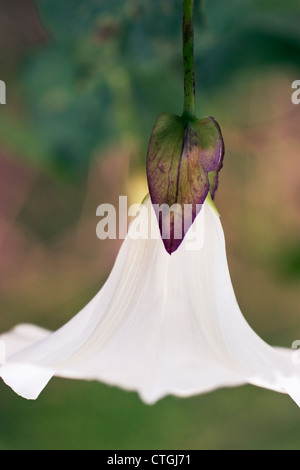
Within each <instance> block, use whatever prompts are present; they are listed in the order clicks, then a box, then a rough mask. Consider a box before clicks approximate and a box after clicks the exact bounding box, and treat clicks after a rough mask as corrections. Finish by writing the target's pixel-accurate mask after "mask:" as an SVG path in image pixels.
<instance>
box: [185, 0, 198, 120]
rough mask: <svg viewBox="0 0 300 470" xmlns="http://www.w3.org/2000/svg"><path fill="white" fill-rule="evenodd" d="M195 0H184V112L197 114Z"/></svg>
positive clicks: (191, 114)
mask: <svg viewBox="0 0 300 470" xmlns="http://www.w3.org/2000/svg"><path fill="white" fill-rule="evenodd" d="M193 12H194V0H183V19H182V42H183V49H182V52H183V71H184V106H183V114H184V115H187V116H194V114H195V66H194V20H193Z"/></svg>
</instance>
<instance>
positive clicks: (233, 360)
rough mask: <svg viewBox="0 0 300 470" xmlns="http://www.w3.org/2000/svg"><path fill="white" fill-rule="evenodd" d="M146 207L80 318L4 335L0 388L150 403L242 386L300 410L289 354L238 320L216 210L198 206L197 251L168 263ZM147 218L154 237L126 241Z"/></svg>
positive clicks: (299, 377) (299, 378)
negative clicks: (59, 383)
mask: <svg viewBox="0 0 300 470" xmlns="http://www.w3.org/2000/svg"><path fill="white" fill-rule="evenodd" d="M146 207H147V208H146V209H145V210H142V211H141V213H140V215H139V216H138V217H137V218H136V219H135V220H134V221H133V223H132V225H131V227H130V229H129V234H128V236H127V238H126V240H125V241H124V243H123V245H122V247H121V250H120V252H119V255H118V257H117V260H116V263H115V266H114V268H113V270H112V272H111V274H110V276H109V278H108V280H107V282H106V283H105V285H104V286H103V288H102V289H101V290H100V292H99V293H98V294H97V295H96V296H95V297H94V298H93V299H92V301H91V302H90V303H89V304H88V305H87V306H86V307H85V308H84V309H83V310H82V311H81V312H79V313H78V314H77V315H76V316H75V317H74V318H73V319H72V320H70V321H69V322H68V323H67V324H66V325H64V326H63V327H62V328H60V329H59V330H57V331H56V332H54V333H50V332H48V331H46V330H43V329H38V328H37V327H34V326H30V325H23V326H20V327H18V328H16V329H14V330H12V331H11V332H9V333H7V334H5V335H2V337H1V340H2V341H4V342H5V343H6V345H7V361H6V364H5V365H4V366H2V367H1V368H0V376H1V377H2V378H3V380H4V381H5V382H6V383H7V384H8V385H10V386H11V387H12V388H13V389H14V390H15V391H16V392H17V393H18V394H20V395H22V396H24V397H25V398H36V397H37V396H38V394H39V393H40V392H41V390H42V389H43V388H44V386H45V385H46V383H47V382H48V380H49V379H50V378H51V376H53V375H57V376H61V377H68V378H79V379H87V380H94V379H95V380H100V381H103V382H105V383H108V384H111V385H117V386H120V387H122V388H124V389H128V390H136V391H138V393H139V394H140V396H141V397H142V399H143V400H144V401H145V402H147V403H153V402H155V401H157V400H158V399H160V398H161V397H163V396H165V395H168V394H175V395H178V396H188V395H193V394H197V393H203V392H207V391H209V390H213V389H216V388H218V387H224V386H235V385H241V384H244V383H247V382H248V383H251V384H254V385H258V386H261V387H265V388H269V389H272V390H276V391H278V392H284V393H288V394H290V395H291V397H292V398H293V399H294V400H295V401H296V402H297V403H298V405H299V406H300V392H299V390H300V374H299V369H298V368H299V366H298V368H297V366H296V365H295V364H294V363H293V361H292V360H291V351H289V350H284V349H283V350H282V349H276V348H272V347H271V346H269V345H267V344H266V343H265V342H264V341H262V340H261V339H260V338H259V337H258V336H257V335H256V334H255V333H254V331H253V330H252V329H251V328H250V326H249V325H248V324H247V322H246V321H245V319H244V317H243V315H242V314H241V312H240V309H239V307H238V304H237V301H236V298H235V295H234V291H233V288H232V285H231V281H230V275H229V271H228V266H227V260H226V251H225V242H224V235H223V230H222V226H221V223H220V220H219V217H218V215H217V214H216V212H215V211H214V209H213V208H212V207H211V206H210V204H209V203H208V202H205V204H204V206H203V208H202V210H201V212H200V214H199V215H198V216H197V218H196V221H195V222H194V224H195V223H196V222H197V223H199V224H200V227H202V231H201V238H203V239H202V240H201V243H198V246H197V249H191V245H190V244H191V241H190V240H189V237H187V238H186V239H185V240H184V241H183V243H182V244H181V246H180V247H179V249H178V250H177V251H176V252H174V253H173V254H172V255H171V256H170V255H169V254H168V253H167V252H166V251H165V249H164V246H163V243H162V240H161V239H160V237H159V233H158V227H157V222H156V218H155V215H154V211H153V209H152V207H151V205H150V203H149V200H148V202H147V203H146ZM150 215H151V217H150ZM149 218H150V219H151V224H150V227H151V228H152V230H154V231H156V235H158V236H156V237H153V236H152V239H141V238H140V239H136V236H135V237H134V238H135V239H134V240H133V239H131V236H130V235H131V233H134V234H135V235H136V232H137V229H138V227H143V228H145V226H146V225H147V224H148V223H149ZM203 227H204V230H203ZM193 228H195V226H194V225H193V227H192V228H191V229H190V230H192V229H193ZM152 235H153V232H152ZM188 244H189V246H188Z"/></svg>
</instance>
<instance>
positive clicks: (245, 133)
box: [0, 0, 300, 450]
mask: <svg viewBox="0 0 300 470" xmlns="http://www.w3.org/2000/svg"><path fill="white" fill-rule="evenodd" d="M195 3H196V12H195V16H196V19H195V21H196V25H195V54H196V79H197V115H198V116H199V117H200V116H204V115H211V116H214V117H215V119H216V120H217V121H218V122H219V123H220V125H221V128H222V131H223V136H224V139H225V146H226V156H225V162H224V168H223V170H222V172H221V176H220V187H219V190H218V194H217V196H216V203H217V206H218V209H219V211H220V213H221V217H222V224H223V227H224V230H225V234H226V239H227V252H228V260H229V266H230V270H231V275H232V280H233V285H234V287H235V291H236V295H237V298H238V301H239V304H240V306H241V309H242V311H243V313H244V316H245V317H246V319H247V321H248V322H249V323H250V325H251V326H252V327H253V328H254V329H255V330H256V331H257V333H258V334H260V335H261V337H262V338H264V339H265V340H266V341H268V342H269V343H271V344H276V345H281V346H285V347H291V344H292V342H293V341H294V340H296V339H300V315H299V314H300V295H299V289H300V158H299V157H300V105H298V106H297V105H294V104H293V103H292V101H291V95H292V91H293V90H292V89H291V84H292V82H293V81H294V80H297V79H300V6H299V0H295V1H293V0H226V2H225V1H224V0H206V1H203V2H202V3H201V4H200V2H199V1H197V0H196V1H195ZM0 79H1V80H4V81H5V82H6V86H7V104H6V105H0V330H1V331H6V330H7V329H10V328H11V327H13V326H14V325H15V324H18V323H23V322H33V323H36V324H39V325H41V326H44V327H47V328H51V329H56V328H58V327H60V326H61V325H62V324H63V323H65V322H66V321H67V320H68V319H70V318H71V317H72V316H73V315H74V314H75V313H77V312H78V311H79V310H80V309H81V308H82V307H83V306H84V305H85V304H86V302H87V301H88V300H90V298H91V297H92V296H93V295H94V294H95V293H96V292H97V291H98V290H99V288H100V287H101V285H102V284H103V282H104V280H105V279H106V277H107V275H108V274H109V272H110V269H111V267H112V265H113V262H114V260H115V257H116V254H117V252H118V249H119V246H120V241H118V240H105V241H100V240H99V239H98V238H97V237H96V225H97V222H98V220H97V217H96V208H97V206H98V205H99V204H101V203H112V204H115V203H117V201H118V197H119V195H128V197H129V201H131V202H132V203H133V202H140V201H141V200H142V199H143V196H144V194H145V192H146V191H147V188H146V180H145V156H146V150H147V144H148V139H149V136H150V133H151V129H152V126H153V124H154V122H155V120H156V118H157V117H158V116H159V115H160V114H161V113H162V112H164V111H170V112H174V113H177V114H180V113H181V110H182V104H183V98H182V95H183V94H182V59H181V0H160V1H155V0H84V1H83V0H64V1H60V0H51V1H50V0H37V1H33V0H10V1H9V2H8V1H5V0H0ZM299 367H300V366H299ZM299 372H300V370H299ZM166 448H167V449H300V410H299V409H298V407H297V406H296V405H295V404H294V403H293V402H292V400H291V399H290V398H289V397H287V396H285V395H280V394H276V393H273V392H270V391H266V390H263V389H258V388H254V387H252V386H243V387H240V388H235V389H223V390H218V391H216V392H213V393H211V394H208V395H203V396H196V397H192V398H187V399H179V398H175V397H167V398H165V399H163V400H162V401H160V402H159V403H157V404H156V405H154V406H146V405H144V404H143V403H141V401H140V400H139V398H138V397H137V395H136V394H135V393H129V392H124V391H122V390H119V389H117V388H114V387H108V386H106V385H103V384H99V383H94V382H80V381H69V380H63V379H56V378H55V379H52V380H51V382H50V384H49V385H48V386H47V387H46V389H45V390H44V391H43V392H42V394H41V395H40V397H39V398H38V400H37V401H33V402H32V401H27V400H24V399H22V398H20V397H18V396H17V395H15V394H14V393H13V392H12V391H11V390H10V389H9V388H8V387H6V386H5V385H4V384H3V383H2V382H1V383H0V449H2V450H5V449H17V450H18V449H112V450H114V449H166Z"/></svg>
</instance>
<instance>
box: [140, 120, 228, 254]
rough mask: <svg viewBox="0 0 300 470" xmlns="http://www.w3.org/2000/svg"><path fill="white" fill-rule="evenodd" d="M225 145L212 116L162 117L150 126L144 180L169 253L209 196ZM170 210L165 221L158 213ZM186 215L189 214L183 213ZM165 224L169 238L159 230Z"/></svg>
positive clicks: (162, 214)
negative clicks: (163, 207)
mask: <svg viewBox="0 0 300 470" xmlns="http://www.w3.org/2000/svg"><path fill="white" fill-rule="evenodd" d="M223 155H224V144H223V138H222V134H221V130H220V127H219V125H218V124H217V122H216V121H215V120H214V119H213V118H212V117H206V118H202V119H197V118H192V117H188V118H187V117H185V116H176V115H174V114H171V113H164V114H162V115H161V116H160V117H159V118H158V120H157V121H156V124H155V125H154V128H153V131H152V134H151V137H150V142H149V147H148V153H147V164H146V169H147V179H148V186H149V192H150V197H151V201H152V204H153V206H154V209H156V210H155V212H156V215H157V218H158V223H159V228H160V232H161V236H162V239H163V242H164V245H165V248H166V250H167V252H168V253H169V254H171V253H172V252H174V251H175V250H177V248H178V247H179V245H180V244H181V242H182V240H183V238H184V236H185V234H186V232H187V231H188V229H189V227H190V226H191V225H192V223H193V221H194V219H195V217H196V215H197V213H198V212H199V210H200V208H201V205H202V204H203V203H204V201H205V199H206V197H207V194H208V192H209V191H210V190H211V196H212V197H214V194H215V191H216V189H217V186H218V172H219V171H220V169H221V168H222V162H223ZM162 205H165V206H168V207H169V208H170V209H171V208H174V210H172V211H170V212H169V214H168V220H167V221H166V215H165V213H164V212H163V211H160V210H157V209H158V208H159V207H160V206H162ZM187 211H188V213H187ZM166 223H169V224H170V229H169V231H168V234H169V235H168V236H167V237H166V236H164V235H165V234H164V231H163V227H165V224H166Z"/></svg>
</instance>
